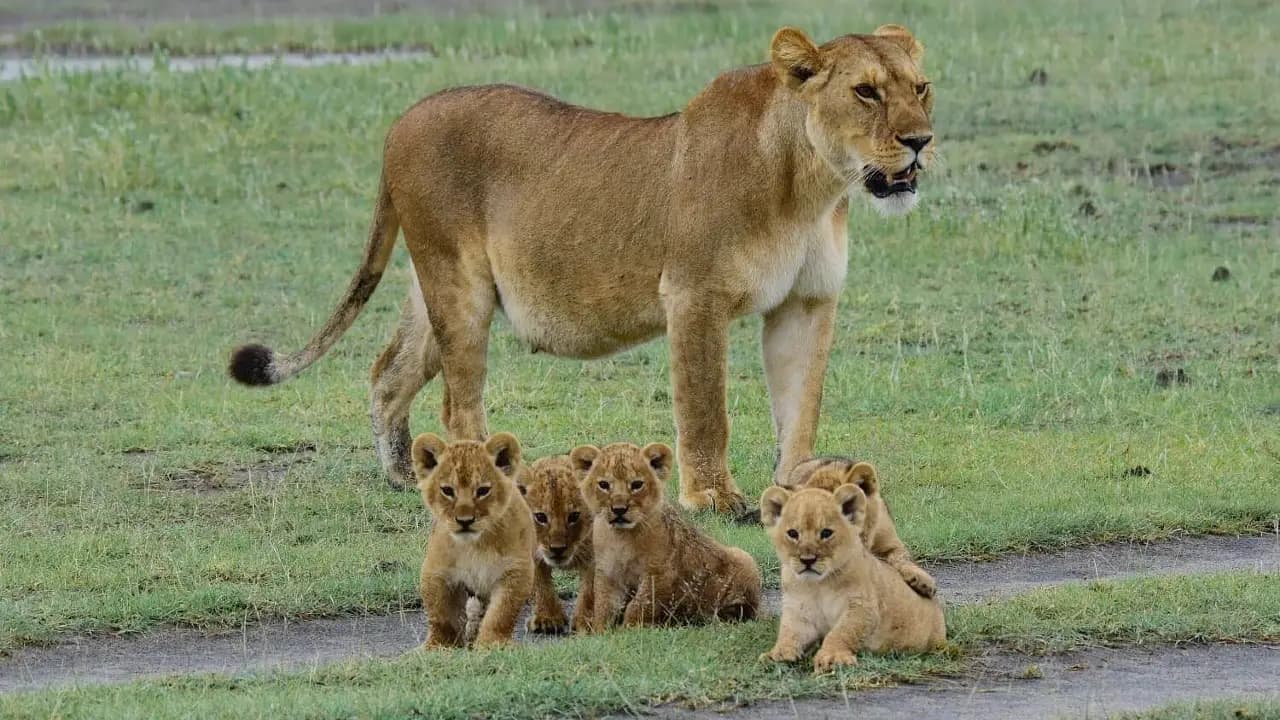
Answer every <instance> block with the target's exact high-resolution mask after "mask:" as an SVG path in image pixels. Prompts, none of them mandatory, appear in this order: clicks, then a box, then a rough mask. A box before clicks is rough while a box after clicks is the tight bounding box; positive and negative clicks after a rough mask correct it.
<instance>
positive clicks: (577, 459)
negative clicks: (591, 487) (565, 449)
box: [569, 445, 600, 479]
mask: <svg viewBox="0 0 1280 720" xmlns="http://www.w3.org/2000/svg"><path fill="white" fill-rule="evenodd" d="M598 457H600V448H598V447H596V446H595V445H579V446H578V447H576V448H574V449H573V452H571V453H569V461H570V462H572V463H573V469H574V470H575V471H576V472H577V473H578V479H582V478H583V477H584V476H585V475H586V474H587V472H588V471H590V470H591V466H592V465H595V464H596V458H598Z"/></svg>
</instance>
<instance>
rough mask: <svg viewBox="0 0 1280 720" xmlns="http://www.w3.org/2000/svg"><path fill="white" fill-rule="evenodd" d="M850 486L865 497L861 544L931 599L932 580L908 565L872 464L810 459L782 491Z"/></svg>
mask: <svg viewBox="0 0 1280 720" xmlns="http://www.w3.org/2000/svg"><path fill="white" fill-rule="evenodd" d="M845 483H852V484H853V485H857V486H858V487H859V488H860V489H861V490H862V492H863V494H865V495H866V496H867V525H866V530H864V531H863V533H862V542H863V543H864V544H865V545H866V546H867V549H868V550H870V551H871V553H872V554H873V555H875V556H876V557H878V558H880V559H881V560H884V561H885V562H887V563H889V564H890V565H892V566H893V569H894V570H897V571H898V573H899V574H901V575H902V579H903V580H906V581H907V584H908V585H910V586H911V589H912V590H915V591H916V592H918V593H920V594H921V595H923V596H924V597H927V598H931V597H933V594H934V593H935V592H937V591H938V585H937V583H936V582H934V580H933V576H932V575H930V574H929V573H927V572H925V571H924V568H921V567H920V566H919V565H916V564H915V563H914V562H912V561H911V553H909V552H907V548H906V546H905V545H903V544H902V541H901V540H899V539H898V529H897V528H896V527H894V524H893V518H891V517H889V506H888V505H886V504H885V502H884V498H883V497H882V496H881V495H880V481H879V479H878V478H877V477H876V469H875V468H874V467H872V466H871V463H865V462H860V463H855V462H854V461H852V460H849V459H848V458H838V457H836V458H813V459H812V460H806V461H804V462H802V463H800V464H799V465H797V466H796V467H795V469H794V470H792V471H791V475H790V476H788V477H787V481H786V483H784V484H783V487H785V488H787V489H788V490H799V489H801V488H819V489H822V490H826V491H827V492H835V489H836V488H838V487H840V486H841V485H844V484H845Z"/></svg>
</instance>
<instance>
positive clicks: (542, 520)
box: [533, 513, 547, 525]
mask: <svg viewBox="0 0 1280 720" xmlns="http://www.w3.org/2000/svg"><path fill="white" fill-rule="evenodd" d="M533 519H534V520H536V521H538V524H539V525H546V524H547V514H546V513H534V514H533Z"/></svg>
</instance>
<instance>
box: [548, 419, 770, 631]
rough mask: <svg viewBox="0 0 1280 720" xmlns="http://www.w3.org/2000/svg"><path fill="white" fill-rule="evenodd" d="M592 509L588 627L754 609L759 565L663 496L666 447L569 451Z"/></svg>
mask: <svg viewBox="0 0 1280 720" xmlns="http://www.w3.org/2000/svg"><path fill="white" fill-rule="evenodd" d="M570 457H571V458H572V459H573V463H574V466H575V467H576V468H577V470H578V472H579V473H580V475H581V478H582V479H581V487H582V495H583V497H584V498H585V499H586V501H587V507H589V508H591V511H592V514H593V515H594V516H595V519H594V521H593V522H594V524H593V526H592V543H593V545H594V549H595V565H596V579H595V610H594V617H593V618H592V629H593V630H595V631H600V630H603V629H605V628H608V627H610V626H612V625H613V624H615V623H616V622H617V621H618V615H619V614H620V613H621V614H622V621H623V622H624V623H625V624H626V625H627V626H637V625H662V624H668V623H673V622H695V621H701V620H707V619H710V618H714V617H718V618H721V619H725V620H740V619H750V618H753V617H755V615H756V611H757V610H758V608H759V606H760V570H759V569H758V568H757V567H756V563H755V561H754V560H752V559H751V556H750V555H748V554H747V553H745V552H743V551H742V550H739V549H738V548H734V547H726V546H724V545H721V544H720V543H718V542H716V541H715V540H712V539H711V538H710V537H708V536H707V535H706V534H705V533H703V532H702V531H701V530H699V529H698V528H697V527H696V526H694V525H693V523H691V522H689V521H688V520H687V519H685V517H684V515H682V514H681V512H680V511H679V510H678V509H676V508H674V507H672V506H670V505H668V504H667V503H666V502H665V501H664V499H663V492H664V485H665V484H666V482H665V481H666V479H667V476H668V475H669V474H670V472H671V448H669V447H667V446H666V445H663V444H661V443H653V444H650V445H646V446H645V447H644V449H641V448H639V447H637V446H635V445H632V444H630V443H613V444H612V445H607V446H605V448H604V449H603V450H602V449H599V448H596V447H593V446H591V445H584V446H582V447H579V448H576V449H574V451H573V453H572V454H571V456H570Z"/></svg>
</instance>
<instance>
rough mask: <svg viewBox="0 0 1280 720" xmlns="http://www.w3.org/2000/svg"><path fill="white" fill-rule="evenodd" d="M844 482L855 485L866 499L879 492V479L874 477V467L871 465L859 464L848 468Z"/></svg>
mask: <svg viewBox="0 0 1280 720" xmlns="http://www.w3.org/2000/svg"><path fill="white" fill-rule="evenodd" d="M845 482H849V483H853V484H854V485H857V486H858V487H859V488H861V489H862V494H864V495H866V496H867V497H868V498H870V497H871V496H872V495H875V494H876V493H878V492H880V479H879V478H878V477H876V469H875V466H873V465H872V464H871V463H865V462H860V463H858V464H857V465H854V466H853V467H851V468H849V473H848V474H847V475H845Z"/></svg>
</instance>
